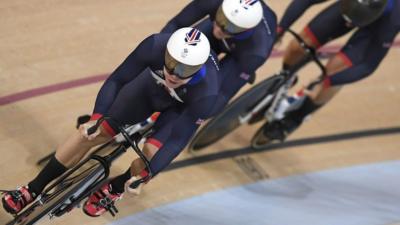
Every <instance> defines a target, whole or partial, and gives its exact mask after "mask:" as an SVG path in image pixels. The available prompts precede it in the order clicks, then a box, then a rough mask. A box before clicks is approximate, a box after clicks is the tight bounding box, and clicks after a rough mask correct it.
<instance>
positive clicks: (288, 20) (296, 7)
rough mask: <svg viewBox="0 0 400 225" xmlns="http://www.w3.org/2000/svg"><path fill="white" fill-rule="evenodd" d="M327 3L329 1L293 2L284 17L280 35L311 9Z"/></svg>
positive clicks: (279, 28) (280, 26)
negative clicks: (313, 6)
mask: <svg viewBox="0 0 400 225" xmlns="http://www.w3.org/2000/svg"><path fill="white" fill-rule="evenodd" d="M325 1H329V0H293V1H292V2H291V3H290V5H289V6H288V8H287V9H286V11H285V13H284V14H283V16H282V19H281V21H280V23H279V26H278V35H282V34H283V32H284V31H285V30H287V29H289V27H290V26H292V24H293V23H294V22H295V21H296V20H297V19H298V18H300V17H301V16H302V15H303V13H304V12H305V11H306V10H307V9H308V8H309V7H311V6H312V5H314V4H318V3H321V2H325Z"/></svg>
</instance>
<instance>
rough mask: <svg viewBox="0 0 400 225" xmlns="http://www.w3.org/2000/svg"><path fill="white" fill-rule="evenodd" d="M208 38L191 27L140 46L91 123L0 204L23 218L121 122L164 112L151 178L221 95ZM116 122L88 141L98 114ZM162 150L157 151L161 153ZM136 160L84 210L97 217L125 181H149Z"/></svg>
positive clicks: (152, 150) (115, 76) (151, 153)
mask: <svg viewBox="0 0 400 225" xmlns="http://www.w3.org/2000/svg"><path fill="white" fill-rule="evenodd" d="M214 57H215V54H214V53H213V52H211V51H210V45H209V41H208V39H207V37H206V36H205V35H204V34H203V33H201V32H200V31H199V30H197V29H194V28H188V27H186V28H181V29H179V30H177V31H175V32H174V33H173V34H164V33H162V34H153V35H151V36H149V37H147V38H146V39H145V40H143V41H142V42H141V43H140V44H139V45H138V46H137V47H136V49H135V50H134V51H133V52H132V53H131V54H130V55H129V56H128V57H127V58H126V59H125V60H124V62H123V63H122V64H121V65H120V66H119V67H118V68H117V69H116V70H115V71H114V72H113V73H112V74H111V75H110V77H109V78H108V79H107V80H106V81H105V83H104V84H103V86H102V87H101V89H100V91H99V93H98V96H97V99H96V103H95V107H94V110H93V114H92V120H91V121H89V122H88V123H86V124H83V125H81V126H80V127H79V129H78V131H77V132H75V133H74V134H73V135H72V136H71V137H70V138H69V139H68V140H67V141H66V142H65V143H64V144H62V145H60V146H59V147H58V149H57V151H56V154H55V156H54V157H52V158H51V160H50V161H49V163H48V164H47V165H46V166H45V167H44V168H43V170H42V171H41V172H40V173H39V174H38V175H37V176H36V178H34V179H33V180H32V181H31V182H29V184H28V185H26V186H23V187H20V188H17V190H13V191H8V192H6V193H4V195H3V197H2V202H3V206H4V208H5V210H6V211H7V212H10V213H13V214H15V213H18V212H20V211H21V210H22V209H23V208H24V207H25V206H26V205H28V204H29V203H31V202H32V201H33V200H34V199H35V197H37V196H38V195H39V194H40V193H41V192H42V191H43V189H44V187H45V186H46V185H47V184H48V183H49V182H51V181H52V180H54V179H55V178H57V177H58V176H60V175H61V174H63V173H64V172H65V171H66V170H67V168H70V167H72V166H73V165H74V164H76V163H77V162H78V161H79V160H80V159H82V157H83V156H84V155H85V154H86V153H87V152H88V151H89V149H90V148H91V147H93V146H95V145H98V144H101V143H104V142H106V141H108V140H110V139H111V138H112V137H113V136H114V135H115V132H116V131H117V129H116V128H115V126H116V124H115V122H114V123H113V121H118V122H119V123H120V124H135V123H138V122H141V121H144V120H145V119H146V118H148V117H149V116H150V115H152V113H153V112H162V113H161V116H160V118H159V119H158V120H157V122H156V124H155V125H154V126H155V128H156V131H155V133H154V134H153V135H152V136H151V138H149V139H148V140H147V142H146V143H145V145H144V148H143V151H144V154H145V155H146V157H147V158H148V159H149V160H150V167H151V168H150V169H151V171H152V173H153V174H157V173H159V172H160V171H161V170H163V169H164V168H165V167H166V166H167V165H168V164H169V163H170V162H171V161H172V160H173V159H174V158H175V157H176V156H177V155H178V154H179V153H180V151H181V150H182V149H183V148H184V146H185V145H186V144H187V142H188V141H189V139H190V137H191V136H192V134H193V133H194V132H195V131H196V129H197V127H198V126H199V125H200V123H201V122H202V121H203V120H205V119H207V118H208V117H209V115H210V112H211V109H212V108H213V106H214V104H215V98H216V95H217V93H218V88H219V84H218V76H217V73H218V70H219V68H218V65H217V64H216V61H217V60H216V59H215V58H214ZM103 115H104V116H107V117H111V118H112V119H113V120H107V121H105V122H103V123H102V124H101V126H100V128H99V129H98V130H97V131H96V132H95V133H94V134H91V135H87V128H88V127H91V126H92V125H93V124H95V122H96V120H97V119H99V118H100V117H102V116H103ZM159 149H160V151H158V150H159ZM147 174H148V171H147V170H146V169H145V166H144V163H143V162H142V161H141V160H140V159H136V160H134V161H133V162H132V165H131V167H130V168H129V169H128V170H127V171H126V172H125V173H124V174H121V175H119V176H117V177H115V178H114V179H112V180H111V181H110V182H109V183H107V184H105V185H104V186H103V187H101V189H100V190H99V191H98V192H96V193H95V194H93V195H92V196H90V197H89V199H88V201H87V202H86V203H85V205H84V212H85V213H86V214H87V215H89V216H99V215H101V214H103V213H104V212H105V211H106V208H107V207H106V206H104V205H101V204H99V202H100V201H101V200H102V199H106V198H107V199H109V200H111V202H110V204H113V202H114V201H116V200H119V199H120V198H121V196H122V193H123V192H124V184H125V182H126V181H127V180H129V179H131V178H133V179H135V178H137V180H139V179H141V178H147V177H148V176H147Z"/></svg>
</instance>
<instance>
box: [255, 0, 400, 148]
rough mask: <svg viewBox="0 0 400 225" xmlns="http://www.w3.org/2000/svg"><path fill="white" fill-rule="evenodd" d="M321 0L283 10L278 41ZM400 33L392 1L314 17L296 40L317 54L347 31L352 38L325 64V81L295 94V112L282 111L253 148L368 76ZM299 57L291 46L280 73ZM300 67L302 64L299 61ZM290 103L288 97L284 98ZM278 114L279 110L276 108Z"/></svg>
mask: <svg viewBox="0 0 400 225" xmlns="http://www.w3.org/2000/svg"><path fill="white" fill-rule="evenodd" d="M325 1H326V0H294V1H292V2H291V4H290V5H289V7H288V8H287V10H286V12H285V14H284V16H283V18H282V20H281V21H280V24H279V28H278V36H279V37H281V36H282V35H283V34H284V32H285V30H286V29H288V28H289V27H290V26H291V25H292V23H293V22H294V21H296V20H297V19H298V18H299V17H300V16H301V15H302V14H303V13H304V11H306V9H308V8H309V7H310V6H312V5H313V4H318V3H321V2H325ZM399 28H400V4H399V1H398V0H340V1H335V2H334V3H333V4H331V5H330V6H328V7H327V8H326V9H325V10H323V11H322V12H320V13H319V14H318V15H317V16H316V17H314V19H312V20H311V22H310V23H309V24H308V25H307V26H306V27H305V28H304V30H303V31H302V32H301V34H300V36H301V37H302V38H303V39H304V40H305V42H306V43H307V44H308V45H309V46H311V47H313V48H315V49H318V48H320V47H321V46H323V45H325V44H326V43H327V42H329V41H331V40H334V39H336V38H338V37H340V36H343V35H344V34H346V33H349V32H350V31H352V30H355V32H354V34H353V35H352V36H351V38H350V39H349V40H348V41H347V43H346V44H345V45H344V46H343V48H342V49H341V50H340V52H339V53H337V54H336V55H335V56H334V57H332V58H331V59H330V60H329V61H328V63H327V65H326V70H327V75H328V76H327V77H326V78H325V79H324V80H318V79H317V80H314V81H313V82H311V83H310V85H308V87H307V88H305V89H303V90H300V91H299V92H298V96H300V98H298V101H296V102H297V103H298V104H292V106H294V105H300V107H297V108H291V107H288V108H287V109H286V113H285V114H286V115H285V117H284V118H283V119H282V120H277V121H275V122H272V123H268V124H267V125H266V126H265V127H264V132H263V133H264V137H262V138H259V143H258V144H260V145H261V144H265V143H266V142H268V141H271V140H280V141H283V140H284V139H285V138H286V137H287V135H288V134H290V133H291V132H293V131H294V130H295V129H296V128H297V127H298V126H299V125H300V124H301V123H302V121H303V120H304V118H305V117H306V116H307V115H309V114H310V113H312V112H314V111H316V110H317V109H318V108H320V107H321V106H323V105H324V104H326V103H327V102H328V101H329V100H330V99H332V98H333V96H334V95H335V94H336V93H337V92H338V91H339V90H340V89H341V88H342V87H343V85H346V84H350V83H353V82H356V81H359V80H361V79H363V78H366V77H367V76H369V75H371V74H372V73H373V72H374V71H375V70H376V69H377V67H378V66H379V64H380V63H381V61H382V60H383V58H384V57H385V56H386V54H387V52H388V51H389V49H390V47H391V44H392V42H393V41H394V39H395V37H396V34H397V33H398V32H399ZM304 56H305V53H304V50H303V48H302V47H301V46H300V45H299V43H298V42H297V41H295V40H294V41H292V42H291V43H290V44H289V46H288V48H287V50H286V52H285V55H284V60H283V69H290V68H293V67H294V66H297V65H298V64H301V63H302V59H303V58H304ZM303 62H304V60H303ZM290 100H293V97H291V98H290V99H289V101H290ZM280 110H283V109H280Z"/></svg>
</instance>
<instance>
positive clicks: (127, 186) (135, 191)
mask: <svg viewBox="0 0 400 225" xmlns="http://www.w3.org/2000/svg"><path fill="white" fill-rule="evenodd" d="M139 179H140V177H136V176H133V177H131V179H129V180H128V181H127V182H125V191H127V192H128V193H130V194H132V195H134V196H138V195H140V192H142V186H143V183H141V184H139V186H137V188H131V187H130V185H131V184H132V183H133V182H135V181H137V180H139Z"/></svg>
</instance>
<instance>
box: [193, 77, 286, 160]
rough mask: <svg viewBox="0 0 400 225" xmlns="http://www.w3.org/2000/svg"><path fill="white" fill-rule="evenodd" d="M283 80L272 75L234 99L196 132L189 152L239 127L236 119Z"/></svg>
mask: <svg viewBox="0 0 400 225" xmlns="http://www.w3.org/2000/svg"><path fill="white" fill-rule="evenodd" d="M283 80H284V77H283V76H282V75H274V76H272V77H270V78H268V79H266V80H264V81H262V82H260V83H258V84H257V85H255V86H254V87H253V88H251V89H250V90H248V91H246V92H245V93H244V94H243V95H241V96H239V97H238V98H236V99H235V100H234V101H232V103H230V104H229V105H228V106H227V107H226V108H225V109H224V110H223V111H222V112H221V113H219V114H218V115H217V116H215V117H214V118H212V119H211V120H210V121H209V122H208V123H207V124H206V125H205V126H204V127H203V128H201V129H200V130H199V132H197V134H196V135H195V136H194V137H193V139H192V141H191V142H190V144H189V147H188V149H189V151H191V152H198V151H200V150H202V149H204V148H205V147H207V146H209V145H211V144H213V143H215V142H217V141H218V140H220V139H221V138H223V137H225V136H226V135H227V134H228V133H230V132H232V131H233V130H235V129H236V128H237V127H239V126H240V122H239V120H238V117H239V116H240V114H243V113H244V112H246V110H249V108H251V107H252V106H254V105H255V104H257V103H258V102H259V101H260V100H261V99H262V98H264V96H266V95H267V94H269V93H270V91H271V89H272V88H273V87H274V86H275V85H276V84H278V83H280V82H281V81H283Z"/></svg>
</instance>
